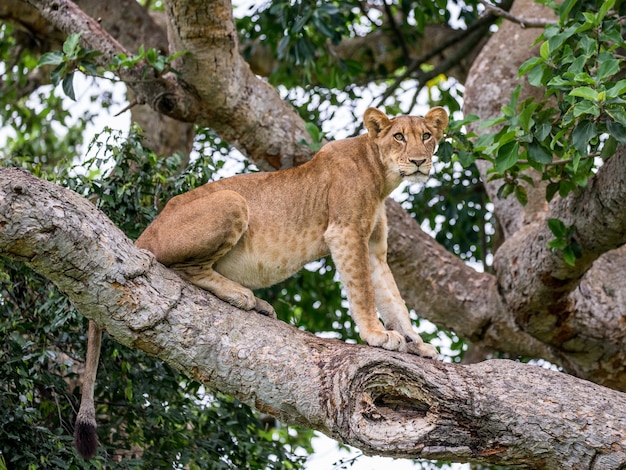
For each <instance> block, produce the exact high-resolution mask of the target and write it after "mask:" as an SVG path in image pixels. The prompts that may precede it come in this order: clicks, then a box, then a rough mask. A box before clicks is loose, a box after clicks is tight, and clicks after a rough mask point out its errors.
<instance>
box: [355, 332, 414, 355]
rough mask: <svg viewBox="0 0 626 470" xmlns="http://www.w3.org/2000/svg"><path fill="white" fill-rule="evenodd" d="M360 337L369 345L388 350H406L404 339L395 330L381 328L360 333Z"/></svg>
mask: <svg viewBox="0 0 626 470" xmlns="http://www.w3.org/2000/svg"><path fill="white" fill-rule="evenodd" d="M361 338H362V339H363V341H365V342H366V343H367V344H369V345H370V346H376V347H379V348H383V349H388V350H390V351H400V352H405V351H406V340H405V339H404V336H402V335H401V334H400V333H398V332H397V331H392V330H381V331H369V332H365V333H361Z"/></svg>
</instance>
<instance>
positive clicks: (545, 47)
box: [539, 41, 550, 60]
mask: <svg viewBox="0 0 626 470" xmlns="http://www.w3.org/2000/svg"><path fill="white" fill-rule="evenodd" d="M539 55H540V56H541V58H542V59H543V60H548V58H549V57H550V44H549V43H548V41H544V43H543V44H542V45H541V47H540V48H539Z"/></svg>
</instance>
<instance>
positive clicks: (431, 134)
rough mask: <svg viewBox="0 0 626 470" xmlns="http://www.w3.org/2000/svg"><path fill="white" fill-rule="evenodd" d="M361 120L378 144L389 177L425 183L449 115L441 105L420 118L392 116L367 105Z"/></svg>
mask: <svg viewBox="0 0 626 470" xmlns="http://www.w3.org/2000/svg"><path fill="white" fill-rule="evenodd" d="M363 122H364V124H365V127H366V128H367V131H368V133H369V137H370V139H371V140H372V141H373V142H374V143H376V144H377V145H378V148H379V149H380V154H381V158H382V159H383V163H384V164H385V167H386V168H387V172H388V174H389V176H390V177H391V178H394V179H395V178H403V179H405V180H407V181H410V182H412V183H424V182H425V181H426V180H427V179H428V175H429V174H430V169H431V167H432V157H433V153H434V152H435V148H436V146H437V142H439V140H440V139H441V137H442V136H443V131H444V130H445V128H446V127H447V126H448V114H447V113H446V111H445V110H444V109H443V108H441V107H436V108H432V109H431V110H430V111H428V113H427V114H426V116H424V117H423V118H420V117H417V116H398V117H395V118H391V119H390V118H389V117H387V115H385V113H383V112H382V111H379V110H378V109H375V108H368V109H367V110H366V111H365V114H364V116H363Z"/></svg>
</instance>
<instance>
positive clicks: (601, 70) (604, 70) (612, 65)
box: [596, 53, 620, 81]
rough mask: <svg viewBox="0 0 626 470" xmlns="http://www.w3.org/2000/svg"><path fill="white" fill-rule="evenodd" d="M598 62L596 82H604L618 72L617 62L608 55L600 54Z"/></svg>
mask: <svg viewBox="0 0 626 470" xmlns="http://www.w3.org/2000/svg"><path fill="white" fill-rule="evenodd" d="M598 62H599V63H600V65H598V71H597V73H596V76H597V79H598V81H604V80H605V79H607V78H608V77H612V76H613V75H615V74H616V73H617V72H619V63H620V62H619V60H617V59H616V58H614V57H613V56H612V55H610V54H608V53H603V54H600V56H598Z"/></svg>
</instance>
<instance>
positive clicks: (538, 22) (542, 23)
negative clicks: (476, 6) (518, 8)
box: [478, 0, 557, 28]
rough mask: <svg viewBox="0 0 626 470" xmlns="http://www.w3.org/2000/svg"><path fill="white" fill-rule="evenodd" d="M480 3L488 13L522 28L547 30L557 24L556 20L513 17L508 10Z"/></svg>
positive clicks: (485, 2)
mask: <svg viewBox="0 0 626 470" xmlns="http://www.w3.org/2000/svg"><path fill="white" fill-rule="evenodd" d="M478 1H479V2H480V3H482V4H483V5H485V7H486V8H487V11H489V12H490V13H493V14H494V15H496V16H499V17H501V18H504V19H505V20H509V21H512V22H513V23H517V24H519V25H520V26H521V27H522V28H545V27H546V26H548V25H551V24H557V22H556V21H555V20H549V19H546V18H522V17H518V16H515V15H512V14H511V13H509V12H508V11H506V10H503V9H502V8H500V7H497V6H495V5H493V4H491V3H490V2H488V1H487V0H478Z"/></svg>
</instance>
